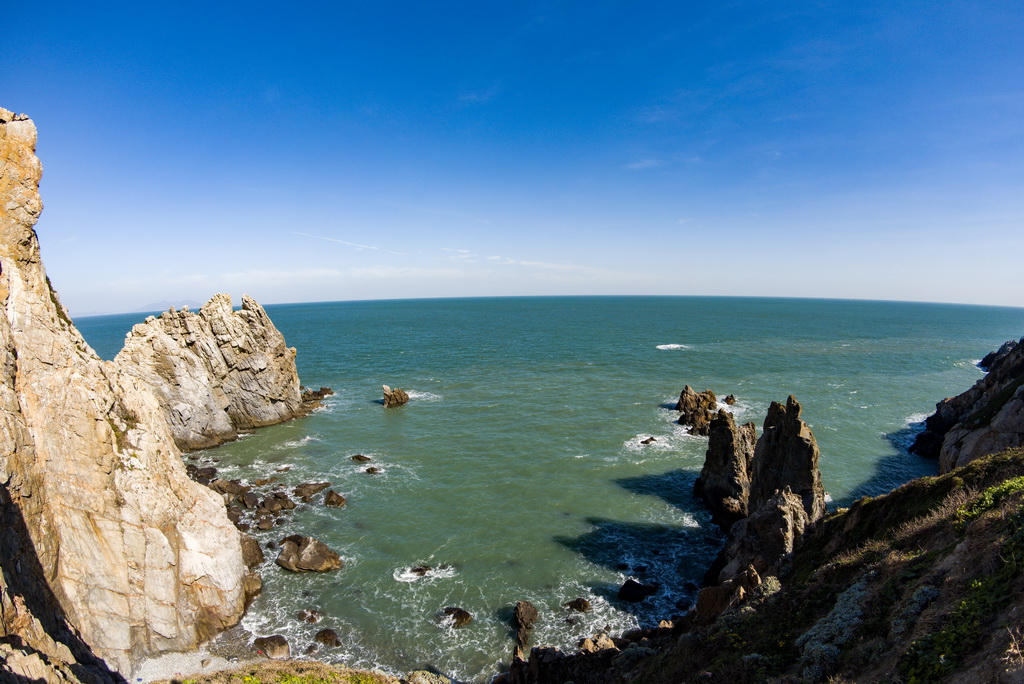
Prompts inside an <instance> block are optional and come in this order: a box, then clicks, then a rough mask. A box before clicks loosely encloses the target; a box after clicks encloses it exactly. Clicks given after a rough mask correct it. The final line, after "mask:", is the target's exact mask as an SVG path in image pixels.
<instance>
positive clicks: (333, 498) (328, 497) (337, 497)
mask: <svg viewBox="0 0 1024 684" xmlns="http://www.w3.org/2000/svg"><path fill="white" fill-rule="evenodd" d="M347 503H348V500H347V499H346V498H345V497H344V496H342V495H341V494H339V493H338V492H336V491H334V490H333V489H331V490H329V491H328V492H327V494H325V495H324V506H335V507H337V508H341V507H342V506H344V505H345V504H347Z"/></svg>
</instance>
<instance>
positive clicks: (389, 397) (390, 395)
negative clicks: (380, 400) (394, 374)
mask: <svg viewBox="0 0 1024 684" xmlns="http://www.w3.org/2000/svg"><path fill="white" fill-rule="evenodd" d="M383 388H384V408H391V407H392V406H402V405H403V404H408V403H409V395H408V394H407V393H406V391H405V390H401V389H399V388H397V387H396V388H394V389H391V387H390V386H389V385H383Z"/></svg>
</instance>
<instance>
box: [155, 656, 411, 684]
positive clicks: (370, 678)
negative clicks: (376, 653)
mask: <svg viewBox="0 0 1024 684" xmlns="http://www.w3.org/2000/svg"><path fill="white" fill-rule="evenodd" d="M396 681H397V680H395V679H394V678H392V677H388V676H387V675H384V674H380V673H377V672H367V671H365V670H351V669H348V668H346V667H332V666H330V665H326V664H324V663H319V662H315V661H299V660H295V661H281V662H271V661H265V662H261V663H257V664H250V665H248V666H245V667H242V668H241V669H238V670H226V671H222V672H214V673H212V674H206V675H197V676H194V677H189V678H187V679H183V680H178V679H172V680H170V684H394V683H395V682H396Z"/></svg>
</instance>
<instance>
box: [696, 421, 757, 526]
mask: <svg viewBox="0 0 1024 684" xmlns="http://www.w3.org/2000/svg"><path fill="white" fill-rule="evenodd" d="M756 442H757V429H756V428H755V426H754V424H753V423H747V424H745V425H741V426H739V427H737V426H736V421H735V420H734V419H733V416H732V414H731V413H729V412H728V411H726V410H724V409H723V410H720V411H719V412H718V414H717V415H716V416H715V417H714V418H713V419H712V420H711V423H710V426H709V430H708V450H707V454H706V456H705V459H704V467H703V468H702V469H701V471H700V477H698V478H697V481H696V482H695V483H694V494H695V495H696V496H698V497H699V498H701V499H703V500H704V503H705V504H707V506H708V508H709V509H711V514H712V517H713V518H714V520H715V522H716V523H718V524H719V525H721V526H722V527H723V528H726V529H728V528H729V526H731V525H732V524H733V523H734V522H736V521H737V520H740V519H742V518H745V517H747V514H748V512H749V511H748V508H747V506H748V502H749V499H750V472H751V463H752V461H753V458H754V445H755V443H756Z"/></svg>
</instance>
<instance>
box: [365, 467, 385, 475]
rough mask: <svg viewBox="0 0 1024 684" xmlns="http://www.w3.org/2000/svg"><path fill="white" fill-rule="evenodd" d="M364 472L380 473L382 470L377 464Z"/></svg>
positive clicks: (369, 473)
mask: <svg viewBox="0 0 1024 684" xmlns="http://www.w3.org/2000/svg"><path fill="white" fill-rule="evenodd" d="M363 472H364V473H366V474H367V475H379V474H380V473H381V470H380V468H378V467H377V466H370V467H369V468H367V469H366V470H364V471H363Z"/></svg>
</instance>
